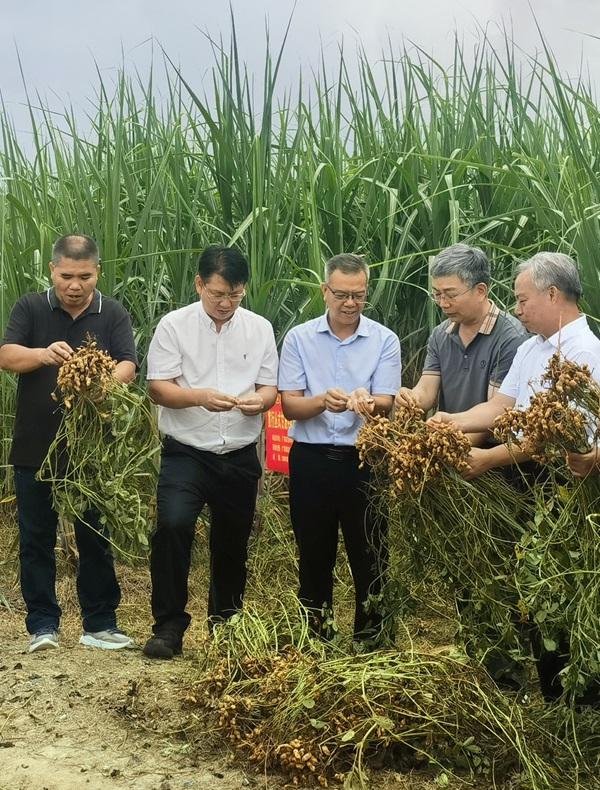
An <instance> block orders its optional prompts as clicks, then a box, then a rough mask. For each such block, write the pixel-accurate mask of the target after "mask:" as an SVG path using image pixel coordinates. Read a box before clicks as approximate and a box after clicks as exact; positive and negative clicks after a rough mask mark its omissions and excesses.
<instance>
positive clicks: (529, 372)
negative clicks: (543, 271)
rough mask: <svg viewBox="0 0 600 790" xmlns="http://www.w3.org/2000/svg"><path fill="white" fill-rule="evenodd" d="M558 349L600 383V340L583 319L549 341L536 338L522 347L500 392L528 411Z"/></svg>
mask: <svg viewBox="0 0 600 790" xmlns="http://www.w3.org/2000/svg"><path fill="white" fill-rule="evenodd" d="M558 349H560V352H561V354H562V356H563V357H565V358H566V359H568V360H570V361H571V362H576V363H577V364H578V365H583V364H587V365H588V367H589V368H590V370H591V373H592V377H593V378H594V379H595V380H596V381H597V382H599V383H600V340H598V338H597V337H596V335H595V334H594V333H593V332H592V330H591V329H590V328H589V326H588V324H587V320H586V318H585V316H584V315H582V316H580V317H579V318H577V319H575V321H571V322H570V323H568V324H566V326H563V327H562V328H561V329H560V330H559V331H558V332H556V333H555V334H554V335H552V337H549V338H547V339H546V338H544V337H542V336H541V335H536V336H535V337H532V338H531V339H530V340H527V341H526V342H525V343H523V345H521V346H519V348H518V349H517V353H516V354H515V358H514V360H513V363H512V365H511V368H510V370H509V371H508V373H507V374H506V378H505V379H504V381H503V382H502V384H501V385H500V389H499V390H498V392H500V393H501V394H502V395H508V396H509V397H510V398H514V399H515V408H516V409H526V408H527V407H528V406H529V400H530V398H531V396H532V395H533V394H534V393H535V392H539V391H540V390H541V389H542V384H541V381H540V379H541V377H542V374H543V373H544V372H545V370H546V367H547V365H548V362H549V360H550V357H551V356H552V355H553V354H554V353H555V351H557V350H558ZM546 386H549V385H546Z"/></svg>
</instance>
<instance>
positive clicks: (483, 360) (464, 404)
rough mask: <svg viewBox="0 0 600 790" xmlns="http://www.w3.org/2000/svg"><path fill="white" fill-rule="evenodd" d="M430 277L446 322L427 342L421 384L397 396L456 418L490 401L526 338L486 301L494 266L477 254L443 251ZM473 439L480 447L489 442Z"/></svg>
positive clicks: (486, 436) (463, 249)
mask: <svg viewBox="0 0 600 790" xmlns="http://www.w3.org/2000/svg"><path fill="white" fill-rule="evenodd" d="M430 275H431V294H430V296H431V298H432V299H433V301H434V302H435V303H436V304H438V305H439V306H440V308H441V309H442V311H443V312H444V314H445V315H446V320H445V321H443V322H442V323H441V324H439V325H438V326H437V327H436V328H435V329H434V330H433V332H432V333H431V335H430V337H429V341H428V343H427V356H426V358H425V366H424V369H423V373H422V375H421V378H420V379H419V381H418V383H417V384H416V385H415V387H414V388H413V389H409V388H408V387H402V388H401V389H400V390H398V392H397V393H396V405H397V406H403V405H408V404H416V405H417V406H419V407H420V408H421V409H423V411H425V412H427V411H429V409H431V408H432V407H433V406H434V405H435V403H436V402H438V409H439V410H440V411H448V412H451V413H454V412H456V411H463V410H466V409H470V408H471V407H472V406H475V405H477V404H478V403H483V402H484V401H486V400H489V398H491V397H492V395H493V394H494V393H495V392H496V390H497V389H498V387H499V386H500V384H501V383H502V381H503V379H504V377H505V376H506V374H507V373H508V370H509V368H510V365H511V363H512V360H513V357H514V355H515V353H516V350H517V348H518V347H519V346H520V345H521V343H522V342H523V341H524V340H526V339H527V337H528V335H527V332H526V331H525V329H524V328H523V326H522V324H521V322H520V321H518V320H517V319H516V318H515V317H514V316H511V315H509V314H508V313H506V312H504V311H503V310H500V309H499V308H498V307H497V306H496V305H495V304H494V303H493V302H492V301H491V300H490V299H489V298H488V287H489V283H490V264H489V261H488V259H487V257H486V255H485V253H484V252H483V251H482V250H480V249H479V248H477V247H468V246H467V245H466V244H453V245H452V246H451V247H448V248H447V249H445V250H442V252H440V253H439V254H438V255H436V257H435V258H434V259H433V262H432V264H431V270H430ZM469 438H470V439H471V441H472V442H473V444H476V445H481V444H485V443H486V442H488V441H489V440H490V439H491V436H490V433H489V432H483V433H480V434H470V435H469Z"/></svg>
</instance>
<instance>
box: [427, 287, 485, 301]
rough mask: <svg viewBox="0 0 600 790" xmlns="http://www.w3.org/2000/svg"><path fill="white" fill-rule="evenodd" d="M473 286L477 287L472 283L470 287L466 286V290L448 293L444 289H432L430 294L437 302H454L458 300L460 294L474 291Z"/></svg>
mask: <svg viewBox="0 0 600 790" xmlns="http://www.w3.org/2000/svg"><path fill="white" fill-rule="evenodd" d="M473 288H475V286H474V285H472V286H471V287H470V288H465V290H464V291H461V292H460V293H459V294H447V293H444V292H443V291H440V292H438V293H436V292H435V291H432V292H431V293H430V294H429V298H430V299H431V300H432V301H433V302H435V303H436V304H439V303H440V302H441V301H442V300H443V301H444V302H448V304H452V302H456V300H457V299H458V297H459V296H464V295H465V294H466V293H467V291H472V290H473Z"/></svg>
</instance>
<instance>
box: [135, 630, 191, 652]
mask: <svg viewBox="0 0 600 790" xmlns="http://www.w3.org/2000/svg"><path fill="white" fill-rule="evenodd" d="M182 652H183V650H182V647H181V634H177V633H174V632H168V631H165V632H163V633H160V634H154V636H151V637H150V639H149V640H148V641H147V642H146V644H145V645H144V650H143V653H144V655H145V656H148V658H173V656H180V655H181V654H182Z"/></svg>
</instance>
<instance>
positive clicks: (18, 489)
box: [14, 466, 121, 634]
mask: <svg viewBox="0 0 600 790" xmlns="http://www.w3.org/2000/svg"><path fill="white" fill-rule="evenodd" d="M36 472H37V469H31V468H29V467H26V466H16V467H15V470H14V474H15V493H16V497H17V514H18V520H19V562H20V570H21V593H22V595H23V600H24V601H25V604H26V606H27V616H26V618H25V625H26V626H27V630H28V631H29V633H30V634H35V633H38V632H39V631H45V630H46V629H57V628H58V625H59V621H60V616H61V614H62V610H61V608H60V606H59V604H58V601H57V599H56V556H55V553H54V550H55V547H56V530H57V526H58V515H57V513H56V511H55V510H54V509H53V507H52V486H51V484H50V483H44V482H40V481H39V480H36V479H35V475H36ZM98 519H99V517H98V513H96V512H95V511H88V512H87V513H85V514H84V520H85V521H86V522H87V523H82V521H79V520H77V521H76V522H75V541H76V543H77V549H78V552H79V563H78V567H77V595H78V596H79V604H80V606H81V615H82V619H83V628H84V630H86V631H103V630H104V629H106V628H114V626H115V625H116V615H115V611H116V609H117V606H118V605H119V601H120V599H121V591H120V589H119V585H118V583H117V579H116V576H115V568H114V560H113V556H112V552H111V549H110V544H109V543H108V541H107V540H106V537H105V536H104V532H103V528H102V527H101V526H100V523H99V520H98ZM88 524H89V525H90V526H88ZM90 527H93V529H91V528H90ZM95 530H98V532H99V533H100V534H98V532H96V531H95Z"/></svg>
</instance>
